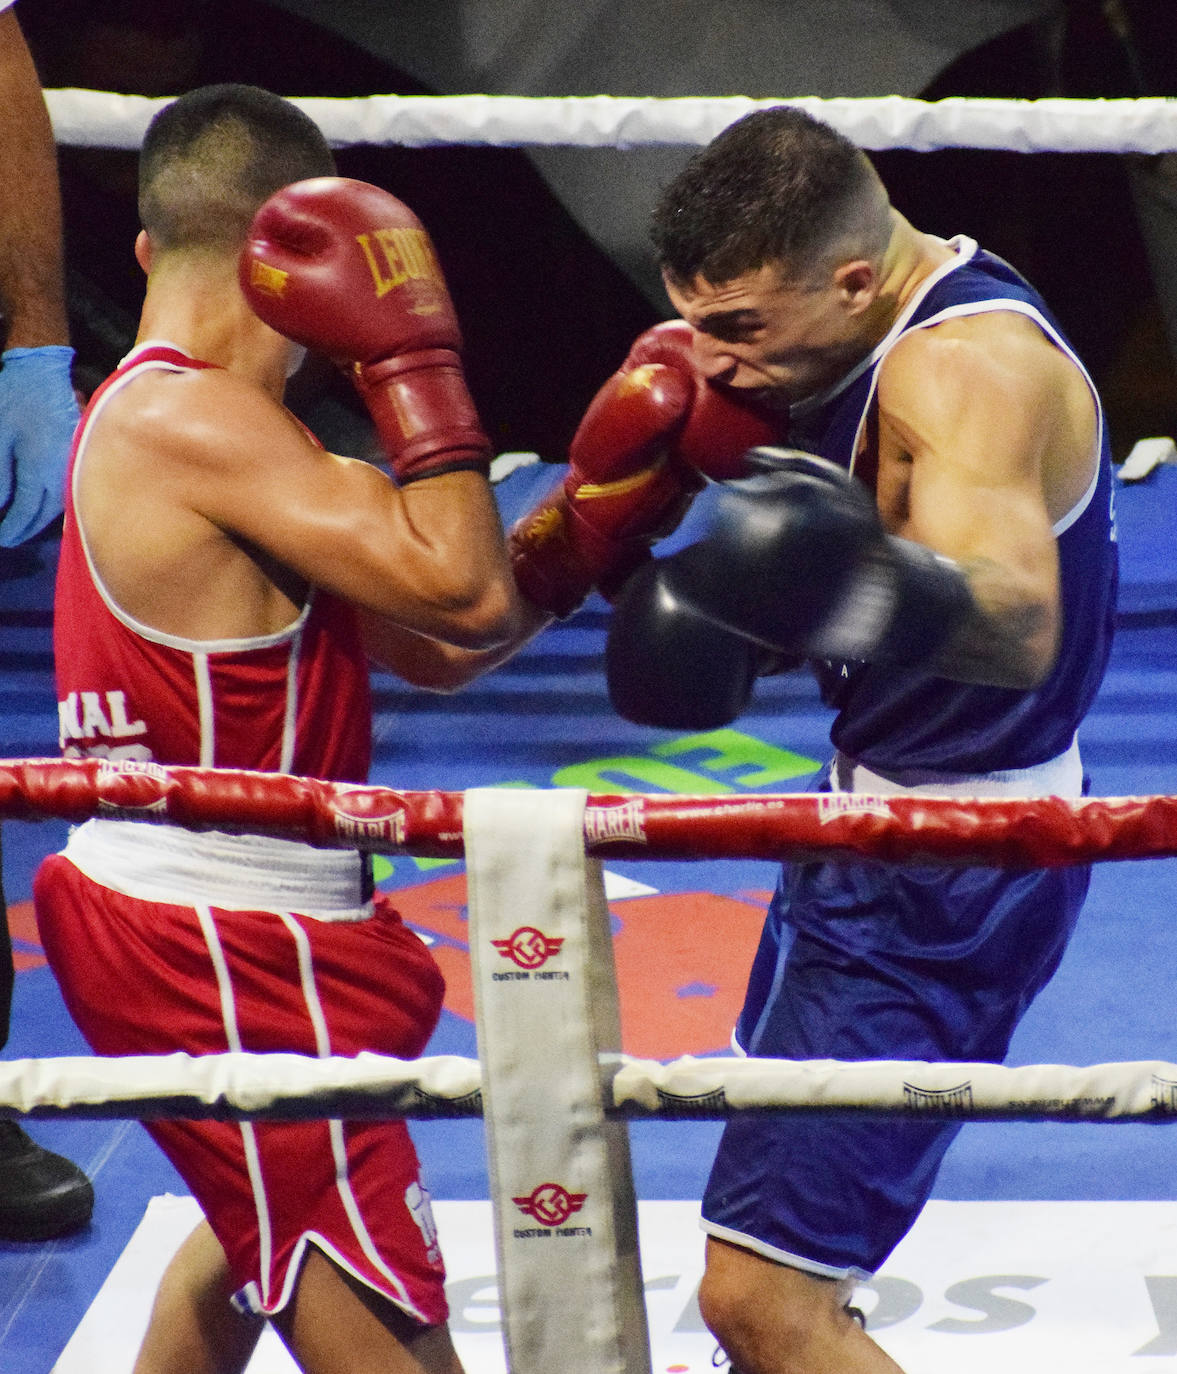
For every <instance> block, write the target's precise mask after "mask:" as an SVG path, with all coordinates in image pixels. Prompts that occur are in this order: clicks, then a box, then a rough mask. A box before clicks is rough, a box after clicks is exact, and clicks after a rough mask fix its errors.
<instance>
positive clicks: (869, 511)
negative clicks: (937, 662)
mask: <svg viewBox="0 0 1177 1374" xmlns="http://www.w3.org/2000/svg"><path fill="white" fill-rule="evenodd" d="M746 463H747V467H748V470H749V471H750V473H751V475H750V476H747V477H743V478H740V479H738V480H736V481H731V482H725V483H723V484H721V494H720V496H719V499H718V501H717V503H716V509H715V514H714V519H713V521H712V523H711V526H710V528H709V530H708V531H707V533H706V534H705V535H704V536H703V538H702V539H700V540H699V541H698V542H697V543H694V544H692V545H690V546H689V547H688V548H686V549H683V550H682V551H681V552H680V553H677V554H674V555H673V556H671V557H670V558H667V559H664V560H661V565H662V566H661V569H660V578H659V580H660V583H661V585H662V586H663V587H664V588H665V590H666V594H667V595H669V596H670V597H672V598H673V600H674V601H675V603H676V604H680V605H683V606H687V607H690V608H691V609H692V610H693V611H694V612H696V613H697V614H698V615H700V616H702V617H703V618H705V619H707V620H711V621H713V622H714V623H715V624H716V625H717V626H720V627H722V628H725V629H727V630H729V631H732V632H734V633H735V634H737V635H742V636H745V637H746V638H748V639H752V640H755V641H756V642H758V643H759V644H761V645H764V646H766V647H768V648H771V649H773V650H776V651H778V652H781V653H784V654H786V655H797V654H802V655H805V656H806V657H819V658H834V659H865V660H871V661H875V662H890V663H899V664H909V665H910V664H917V663H927V662H928V661H930V660H931V659H933V658H934V657H935V655H936V654H937V653H938V652H939V650H940V649H941V648H942V647H943V646H944V645H945V643H947V641H948V640H949V639H950V638H951V637H952V636H953V635H954V634H955V632H956V631H957V630H958V629H959V627H960V626H961V624H962V623H963V622H964V621H965V620H966V619H967V618H968V616H969V615H970V614H972V613H973V612H974V611H975V602H974V601H973V596H972V592H971V591H970V590H969V585H968V581H967V579H966V578H965V575H964V573H963V572H962V571H961V569H960V567H959V566H958V565H957V564H956V563H954V562H953V561H952V560H951V559H949V558H944V557H942V556H941V555H939V554H936V553H933V552H932V550H931V549H928V548H925V547H924V546H923V545H921V544H915V543H912V542H911V541H910V540H906V539H900V538H898V537H897V536H895V535H890V534H887V533H886V532H885V531H884V529H883V527H882V523H881V522H880V520H879V514H878V510H877V508H876V506H875V503H874V500H873V498H872V497H871V495H870V493H869V492H868V491H867V490H866V488H865V487H863V486H862V484H861V483H860V482H858V481H856V480H855V479H854V478H853V477H851V476H850V475H849V473H847V472H846V471H845V470H844V469H842V468H840V467H838V466H837V464H835V463H831V462H828V461H827V460H826V459H824V458H818V457H815V456H814V455H812V454H808V453H801V452H799V451H798V450H795V449H778V448H757V449H753V450H751V452H750V453H748V454H747V455H746Z"/></svg>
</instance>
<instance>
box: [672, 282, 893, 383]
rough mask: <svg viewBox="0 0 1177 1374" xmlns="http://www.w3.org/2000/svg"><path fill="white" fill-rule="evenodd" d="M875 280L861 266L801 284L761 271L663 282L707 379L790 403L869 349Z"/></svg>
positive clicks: (832, 378)
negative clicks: (868, 316)
mask: <svg viewBox="0 0 1177 1374" xmlns="http://www.w3.org/2000/svg"><path fill="white" fill-rule="evenodd" d="M876 281H877V278H876V275H875V273H874V271H873V269H872V268H871V267H870V264H869V263H865V262H864V263H857V262H856V263H851V264H847V265H845V266H843V267H840V268H838V270H837V271H836V272H834V273H832V274H831V275H830V276H829V278H828V279H824V280H822V281H821V282H820V283H818V282H808V283H805V284H803V285H802V284H799V283H798V282H796V281H795V280H790V279H789V278H788V277H786V276H785V275H784V274H783V273H782V272H781V271H780V270H779V269H778V268H777V267H775V266H768V267H760V268H757V269H756V270H755V271H752V272H747V273H745V274H744V275H743V276H740V277H734V278H732V279H731V280H730V281H725V282H718V283H716V282H709V281H707V279H706V278H704V277H696V278H695V279H694V280H693V281H692V282H690V283H689V285H683V284H682V283H675V282H673V281H671V280H670V279H669V278H667V279H666V291H667V294H668V295H669V297H670V301H671V304H672V305H673V306H674V308H675V309H676V310H677V311H678V313H679V314H680V315H681V316H682V317H683V319H684V320H686V321H687V323H688V324H689V325H691V327H692V328H693V329H694V331H695V334H694V340H693V342H694V351H695V358H696V360H697V363H698V366H699V370H700V371H701V372H702V373H703V374H704V375H705V376H706V377H707V378H708V379H709V380H711V381H713V382H716V383H719V384H720V385H722V386H730V387H732V388H733V389H734V390H739V391H747V392H750V393H752V394H754V395H757V396H758V397H759V398H760V399H762V400H764V401H769V402H773V401H776V402H782V401H783V402H785V403H793V404H795V403H796V402H798V401H801V400H804V399H805V398H806V397H809V396H813V395H815V394H816V393H818V392H820V391H823V390H825V388H826V387H828V386H831V385H832V384H833V383H834V382H836V381H838V380H839V378H841V377H842V376H844V375H845V373H846V372H848V371H849V370H850V368H851V367H853V366H854V364H855V363H857V362H858V361H859V360H860V359H861V358H863V357H865V355H866V354H867V353H868V352H869V351H870V348H871V346H872V344H873V339H871V338H870V336H869V334H868V332H867V330H866V326H865V319H864V316H865V315H866V313H867V310H868V307H869V305H870V304H871V303H872V302H873V300H874V299H875V294H876V290H877V288H876V285H875V283H876Z"/></svg>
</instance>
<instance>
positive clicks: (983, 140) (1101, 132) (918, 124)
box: [45, 88, 1177, 153]
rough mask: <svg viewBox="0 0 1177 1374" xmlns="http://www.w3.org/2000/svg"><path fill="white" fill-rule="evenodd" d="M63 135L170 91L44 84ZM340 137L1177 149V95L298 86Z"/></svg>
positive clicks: (84, 134)
mask: <svg viewBox="0 0 1177 1374" xmlns="http://www.w3.org/2000/svg"><path fill="white" fill-rule="evenodd" d="M45 97H46V101H47V103H48V106H49V113H50V117H51V119H52V121H53V129H54V134H55V136H56V138H57V141H58V142H59V143H63V144H74V145H80V146H84V147H92V148H138V146H139V144H140V143H141V141H142V138H143V133H144V130H145V129H146V128H147V125H148V122H149V121H150V119H151V117H152V115H153V114H154V113H155V112H156V111H157V110H158V109H160V108H161V107H162V106H164V105H166V104H167V103H168V99H169V98H167V97H165V98H149V97H147V96H137V95H117V94H114V93H112V92H109V91H90V90H79V89H77V88H67V89H55V90H48V91H46V92H45ZM294 102H295V104H297V105H298V106H300V107H301V108H302V109H303V110H305V111H306V113H307V114H309V115H310V116H311V118H313V119H314V120H315V121H316V122H317V123H318V124H319V126H320V128H322V130H323V132H324V133H325V134H326V136H327V138H328V139H329V140H330V141H331V142H332V143H333V144H335V146H337V147H346V146H349V145H352V144H361V143H363V144H378V145H379V144H398V145H400V146H403V147H412V148H417V147H428V146H432V145H442V144H470V145H476V146H485V147H556V146H565V147H579V148H619V149H625V148H640V147H675V146H678V147H682V146H688V147H690V146H700V145H702V144H705V143H708V142H709V141H710V140H711V139H712V138H714V137H715V135H716V134H718V133H719V132H720V131H721V130H722V129H724V128H726V127H727V125H729V124H731V123H732V122H733V121H735V120H736V119H739V118H740V116H741V115H744V114H747V113H748V112H749V111H750V110H754V109H760V108H764V107H767V106H770V105H782V104H783V105H796V106H799V107H800V108H802V109H805V110H808V111H809V112H810V113H811V114H814V115H817V116H818V117H820V118H822V119H824V120H826V121H827V122H828V123H830V124H832V125H833V126H834V127H835V128H836V129H838V130H840V131H841V132H842V133H843V134H845V135H846V136H847V137H848V138H850V139H851V140H853V141H854V142H855V143H857V144H858V145H859V146H860V147H862V148H869V149H872V150H875V151H878V150H881V149H885V148H910V149H913V150H915V151H917V152H930V151H933V150H934V149H937V148H990V149H1008V150H1010V151H1013V152H1021V153H1044V152H1067V153H1078V152H1088V153H1164V152H1172V151H1174V150H1177V101H1174V100H1167V99H1163V98H1160V97H1149V98H1145V99H1136V100H1128V99H1124V100H1070V99H1044V100H990V99H978V98H971V97H964V96H953V97H950V98H948V99H946V100H937V101H925V100H914V99H908V98H906V97H903V96H893V95H892V96H879V97H856V98H841V99H821V98H819V97H817V96H800V97H788V98H782V99H780V100H752V99H749V98H747V97H744V96H714V97H709V96H708V97H688V96H681V97H672V98H664V97H643V98H636V99H635V98H629V97H621V96H608V95H594V96H510V95H452V96H396V95H372V96H366V97H360V98H355V99H334V98H328V97H321V96H307V97H294Z"/></svg>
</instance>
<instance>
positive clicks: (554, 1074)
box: [0, 760, 1177, 1374]
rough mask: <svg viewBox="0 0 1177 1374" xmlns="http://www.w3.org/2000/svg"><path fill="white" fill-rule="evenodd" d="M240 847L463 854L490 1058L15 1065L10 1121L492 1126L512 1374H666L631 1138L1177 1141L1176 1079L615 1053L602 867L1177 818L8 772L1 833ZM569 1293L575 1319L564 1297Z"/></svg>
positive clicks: (1, 1086) (987, 848)
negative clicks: (1118, 1131)
mask: <svg viewBox="0 0 1177 1374" xmlns="http://www.w3.org/2000/svg"><path fill="white" fill-rule="evenodd" d="M50 816H52V817H57V818H62V819H67V820H70V821H79V820H82V819H85V818H88V817H90V816H104V817H109V818H122V819H134V820H138V821H147V822H151V823H157V824H179V825H183V826H185V827H187V828H192V829H212V828H217V829H228V830H234V831H241V830H248V831H254V832H259V833H266V834H270V835H276V836H279V837H282V838H286V839H298V840H302V841H305V842H308V843H311V844H313V845H316V846H323V847H343V848H356V849H361V850H365V851H368V852H374V853H385V854H387V853H422V854H426V855H431V856H455V855H464V857H465V859H466V863H467V882H468V889H469V921H470V934H469V948H470V954H471V960H472V963H473V967H474V972H475V989H476V1013H477V1017H476V1025H477V1037H478V1047H479V1057H478V1059H477V1060H476V1061H470V1060H465V1059H455V1058H453V1057H434V1058H426V1059H423V1060H420V1061H416V1062H414V1063H405V1062H401V1061H397V1060H391V1059H388V1058H385V1057H382V1056H378V1055H369V1054H361V1055H359V1056H357V1057H356V1058H355V1059H354V1060H351V1059H337V1058H331V1057H325V1058H323V1059H320V1060H318V1061H315V1060H309V1059H306V1058H304V1057H302V1056H298V1055H250V1054H224V1055H215V1056H210V1057H208V1058H191V1057H189V1056H186V1055H167V1056H162V1057H158V1058H156V1057H147V1056H144V1057H127V1058H123V1059H119V1060H107V1061H103V1060H101V1059H97V1058H73V1059H61V1060H56V1061H55V1060H49V1059H42V1060H36V1061H24V1062H20V1061H17V1062H12V1063H9V1064H6V1065H2V1066H0V1114H4V1115H16V1114H22V1115H32V1116H37V1115H48V1114H52V1113H64V1114H80V1115H91V1114H94V1115H112V1116H114V1115H117V1116H142V1117H159V1116H181V1117H183V1116H218V1117H229V1118H242V1117H245V1118H251V1117H259V1116H267V1117H272V1118H281V1117H299V1116H307V1115H315V1116H340V1117H345V1118H346V1117H355V1116H376V1117H391V1116H399V1117H406V1118H418V1117H459V1116H467V1115H479V1114H481V1115H482V1116H483V1117H484V1119H485V1126H486V1143H487V1155H488V1163H489V1167H490V1174H491V1181H492V1196H493V1203H494V1209H493V1210H494V1218H495V1239H496V1250H497V1260H498V1273H499V1289H500V1303H501V1308H502V1312H503V1329H504V1336H505V1341H506V1347H507V1354H508V1367H509V1368H510V1369H511V1370H512V1371H513V1374H540V1371H545V1370H551V1369H553V1368H559V1367H561V1366H560V1360H561V1358H566V1355H567V1343H568V1322H569V1317H570V1312H571V1313H572V1314H574V1316H575V1320H576V1322H577V1324H578V1330H579V1332H580V1335H579V1349H578V1368H580V1369H582V1370H585V1371H588V1372H589V1374H597V1371H600V1374H605V1372H606V1371H621V1370H624V1371H629V1372H630V1374H634V1372H636V1371H643V1370H644V1371H649V1370H650V1368H651V1365H650V1354H649V1336H648V1332H647V1328H646V1319H645V1309H644V1303H643V1299H642V1284H641V1268H640V1241H639V1235H638V1224H637V1209H636V1198H635V1193H634V1188H633V1181H632V1174H631V1170H630V1166H629V1153H628V1140H627V1136H626V1127H625V1120H626V1118H633V1117H640V1116H645V1115H650V1114H661V1115H664V1116H668V1117H671V1118H679V1119H682V1118H694V1117H700V1116H703V1117H716V1118H721V1117H725V1116H727V1115H729V1114H731V1113H733V1112H741V1111H781V1110H791V1111H809V1112H823V1113H831V1112H835V1113H851V1114H864V1113H865V1114H875V1115H888V1116H894V1115H898V1116H901V1117H907V1118H909V1119H927V1118H928V1117H929V1116H931V1117H935V1118H938V1119H952V1120H960V1121H968V1120H1001V1119H1006V1120H1024V1121H1043V1120H1056V1121H1107V1122H1111V1121H1129V1120H1138V1121H1139V1120H1145V1121H1154V1122H1169V1121H1173V1120H1175V1119H1177V1064H1170V1063H1165V1062H1161V1061H1157V1062H1145V1063H1136V1064H1128V1063H1123V1064H1102V1065H1094V1066H1089V1067H1085V1068H1075V1067H1069V1066H1062V1065H1030V1066H1024V1067H1020V1068H1005V1067H1002V1066H999V1065H993V1064H982V1063H944V1064H934V1063H920V1062H903V1061H895V1062H882V1061H880V1062H870V1063H860V1064H845V1063H836V1062H833V1061H813V1062H789V1063H781V1062H777V1061H772V1060H756V1059H745V1060H742V1061H737V1062H732V1061H728V1060H717V1059H711V1060H691V1059H689V1058H687V1059H681V1060H678V1061H675V1062H672V1063H669V1064H662V1063H656V1062H648V1061H645V1062H643V1061H640V1060H634V1059H631V1058H628V1057H626V1056H624V1055H622V1054H621V1052H620V1019H619V1010H618V1000H617V986H616V980H615V977H614V975H613V967H612V947H611V934H610V928H609V914H608V905H607V902H606V898H605V890H604V886H603V882H602V873H601V865H600V857H601V856H602V855H606V854H608V855H612V856H629V857H633V856H634V855H635V854H636V855H640V856H641V857H645V858H654V859H658V858H660V857H676V856H681V855H682V854H684V853H687V854H689V855H690V856H691V857H693V858H707V859H715V860H722V859H724V858H735V857H753V858H760V859H771V860H774V861H775V860H783V859H802V858H806V857H812V856H814V855H817V854H821V855H824V856H826V857H834V858H836V857H839V856H841V857H853V856H857V857H873V858H878V859H889V860H892V859H895V858H897V857H904V858H906V859H909V860H910V859H916V860H918V861H919V862H921V863H942V864H961V863H964V862H969V861H971V862H977V861H981V862H985V863H988V864H1001V865H1003V866H1007V867H1012V868H1027V867H1034V866H1058V865H1063V864H1073V863H1081V862H1088V861H1098V860H1103V859H1143V858H1157V857H1172V856H1174V855H1175V854H1177V797H1168V796H1152V797H1122V798H1096V799H1087V800H1078V801H1065V800H1062V799H1060V798H1044V799H1039V800H1024V801H1013V800H1006V799H978V800H958V799H945V798H917V797H887V798H883V797H876V796H870V795H854V796H846V795H842V794H832V795H788V794H785V795H776V796H764V797H758V798H756V799H754V800H746V799H743V798H737V799H716V798H689V797H677V798H659V797H653V796H646V795H615V796H591V795H589V794H587V793H584V792H581V791H577V790H575V789H564V790H560V791H552V792H545V791H534V792H532V791H527V792H518V793H512V792H509V791H508V792H504V791H501V790H499V789H495V788H478V789H472V790H470V791H468V792H466V793H464V794H460V795H459V794H454V793H443V792H427V793H414V792H399V791H395V790H392V789H389V788H383V787H376V786H367V785H356V784H341V783H326V782H321V781H315V780H311V779H305V778H295V777H289V776H286V775H280V774H259V773H249V772H242V771H232V770H222V771H218V770H203V769H196V768H164V767H161V766H159V765H156V764H151V763H137V762H132V761H123V762H117V761H115V762H112V761H105V760H104V761H99V760H85V761H59V760H23V761H20V760H17V761H8V762H0V817H4V818H6V819H21V820H30V819H37V818H43V817H50ZM573 1293H575V1294H576V1297H575V1300H574V1301H572V1300H570V1299H569V1297H568V1295H570V1294H573Z"/></svg>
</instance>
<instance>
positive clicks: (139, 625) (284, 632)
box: [71, 339, 313, 654]
mask: <svg viewBox="0 0 1177 1374" xmlns="http://www.w3.org/2000/svg"><path fill="white" fill-rule="evenodd" d="M150 348H170V349H173V350H174V351H175V352H177V353H181V354H182V353H183V349H181V348H179V347H178V346H177V345H176V344H172V343H167V342H165V341H163V340H161V339H153V340H151V341H149V342H147V343H142V344H139V345H138V346H137V347H136V348H134V349H132V350H131V352H130V353H128V354H127V356H126V357H125V358H124V359H123V361H122V363H121V364H120V366H124V367H125V366H127V365H128V364H129V363H132V360H133V359H134V357H135V355H136V353H141V352H143V351H144V350H146V349H150ZM135 368H139V369H142V370H147V369H148V368H159V369H163V370H164V371H167V372H188V371H191V369H190V368H186V367H184V365H183V364H181V363H173V362H169V361H168V360H167V359H166V358H148V359H146V360H145V361H143V362H141V363H134V364H133V366H132V367H130V368H129V369H128V371H127V372H125V373H124V374H123V375H122V376H121V377H119V378H118V379H117V380H116V381H114V382H112V383H111V384H110V386H108V387H107V389H106V390H105V391H104V392H103V393H102V395H101V396H100V397H99V398H98V401H97V403H96V404H95V406H94V409H93V410H92V411H91V412H90V414H89V415H88V416H87V417H86V423H85V425H84V427H83V429H82V433H81V435H80V436H79V438H78V451H77V455H76V456H75V458H74V468H73V476H72V478H71V493H72V496H73V503H74V523H75V525H76V526H77V530H78V540H79V542H80V543H81V546H82V553H83V554H84V555H85V558H86V566H87V568H88V569H89V572H90V580H91V581H92V582H93V583H94V587H95V590H96V591H97V592H98V595H99V596H100V597H101V598H102V600H103V603H104V604H105V606H106V608H107V610H108V611H109V612H110V613H111V615H113V616H114V618H115V619H116V620H117V621H119V623H120V624H122V625H125V626H126V628H127V629H128V630H130V631H132V633H134V634H137V635H138V636H139V637H140V639H146V640H148V641H149V642H150V643H152V644H161V645H163V646H164V648H167V649H177V650H179V651H180V652H182V653H188V654H197V653H202V654H225V653H241V652H243V651H245V650H249V649H269V648H273V647H274V646H275V645H279V644H284V643H286V642H287V641H288V640H290V639H291V638H293V636H294V635H296V634H297V633H298V632H299V631H300V630H301V629H302V628H303V626H304V625H305V624H306V621H307V617H308V616H309V615H310V613H311V602H312V600H313V593H312V594H310V595H308V596H307V600H306V604H305V605H304V606H303V608H302V610H301V611H300V612H299V614H298V616H297V618H296V619H294V620H292V621H291V622H290V624H289V625H287V626H285V627H284V628H283V629H281V630H275V631H274V632H273V633H272V634H268V635H251V636H246V637H244V638H240V639H187V638H185V637H184V636H181V635H173V634H168V633H167V631H166V630H157V629H155V628H154V627H153V626H151V625H147V624H145V623H144V622H143V621H141V620H137V619H136V618H135V617H134V616H133V615H131V614H129V613H128V612H127V611H124V610H123V608H122V607H121V606H120V605H119V604H118V602H117V601H116V600H115V599H114V597H113V595H112V594H111V592H110V589H109V588H108V587H107V586H106V584H105V583H104V582H103V580H102V578H101V577H100V576H99V574H98V569H97V568H96V567H95V565H94V559H93V556H92V555H91V553H90V546H89V544H88V543H87V541H86V531H85V528H84V526H83V524H82V518H81V513H80V512H79V510H78V474H79V472H81V469H82V458H83V456H84V455H85V452H86V446H87V443H88V442H89V439H90V433H91V430H92V429H93V427H94V423H95V421H96V420H97V419H98V417H99V415H100V414H101V413H102V411H103V409H104V407H105V406H106V403H107V402H108V401H109V400H110V398H111V397H112V396H116V395H117V394H118V393H119V392H120V391H121V390H122V389H123V387H124V386H126V384H127V383H128V382H130V381H133V380H134V379H135V378H136V377H137V376H140V375H141V373H140V372H139V371H136V370H134V369H135Z"/></svg>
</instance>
